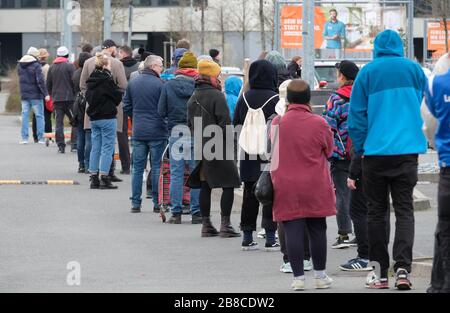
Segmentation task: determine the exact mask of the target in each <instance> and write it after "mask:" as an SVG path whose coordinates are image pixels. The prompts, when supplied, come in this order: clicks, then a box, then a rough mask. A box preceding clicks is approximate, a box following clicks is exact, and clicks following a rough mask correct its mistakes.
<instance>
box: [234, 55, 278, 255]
mask: <svg viewBox="0 0 450 313" xmlns="http://www.w3.org/2000/svg"><path fill="white" fill-rule="evenodd" d="M249 83H250V90H249V91H247V92H245V93H244V94H243V95H245V99H246V100H247V102H248V105H249V106H250V107H251V108H252V109H258V108H260V107H262V106H263V105H264V104H265V103H266V102H267V101H268V100H270V101H269V102H268V103H267V104H266V105H265V106H264V108H263V112H264V117H265V119H266V122H267V119H268V118H269V117H270V116H271V115H272V114H275V106H276V104H277V102H278V100H279V97H278V93H277V92H276V89H277V70H276V69H275V67H274V66H273V65H272V63H271V62H269V61H267V60H259V61H256V62H253V63H252V64H251V65H250V72H249ZM247 112H248V107H247V103H246V101H245V100H244V97H243V96H241V97H240V98H239V100H238V102H237V105H236V109H235V113H234V121H233V124H234V125H235V126H238V125H243V124H244V121H245V118H246V116H247ZM261 166H262V160H261V158H260V156H249V155H248V154H245V155H244V158H243V159H242V160H240V174H241V180H242V181H243V182H244V197H243V201H242V211H241V230H242V231H243V232H244V240H243V242H242V249H243V250H245V251H247V250H255V249H257V243H256V242H254V241H253V232H254V231H256V219H257V217H258V210H259V202H258V200H257V199H256V197H255V194H254V186H255V184H256V182H257V181H258V179H259V176H260V175H261ZM262 227H263V228H264V229H265V230H266V249H267V250H270V251H272V250H279V245H278V243H276V240H275V232H276V229H277V224H276V223H274V222H273V219H272V207H271V206H264V207H263V220H262Z"/></svg>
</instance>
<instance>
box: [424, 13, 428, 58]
mask: <svg viewBox="0 0 450 313" xmlns="http://www.w3.org/2000/svg"><path fill="white" fill-rule="evenodd" d="M427 59H428V20H424V21H423V64H424V65H425V62H426V61H427Z"/></svg>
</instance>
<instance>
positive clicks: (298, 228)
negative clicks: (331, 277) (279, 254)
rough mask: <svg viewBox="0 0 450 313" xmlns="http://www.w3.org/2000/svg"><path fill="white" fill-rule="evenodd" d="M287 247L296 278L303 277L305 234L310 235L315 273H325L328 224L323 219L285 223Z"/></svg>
mask: <svg viewBox="0 0 450 313" xmlns="http://www.w3.org/2000/svg"><path fill="white" fill-rule="evenodd" d="M283 227H284V232H285V236H286V246H287V251H288V255H289V261H290V262H291V267H292V271H293V272H294V277H298V276H303V275H304V273H305V272H304V269H303V260H304V259H305V257H304V251H305V248H304V244H303V242H304V234H305V232H307V233H308V235H309V244H310V247H311V256H312V262H313V265H314V270H315V271H324V270H325V268H326V263H327V222H326V219H325V217H322V218H301V219H298V220H293V221H287V222H283Z"/></svg>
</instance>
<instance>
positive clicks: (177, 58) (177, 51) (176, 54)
mask: <svg viewBox="0 0 450 313" xmlns="http://www.w3.org/2000/svg"><path fill="white" fill-rule="evenodd" d="M186 51H188V50H187V49H185V48H178V49H175V51H174V52H173V56H172V61H173V65H174V66H175V67H176V68H178V62H180V60H181V58H182V57H183V54H184V53H185V52H186Z"/></svg>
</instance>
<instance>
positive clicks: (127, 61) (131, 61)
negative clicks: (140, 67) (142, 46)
mask: <svg viewBox="0 0 450 313" xmlns="http://www.w3.org/2000/svg"><path fill="white" fill-rule="evenodd" d="M121 61H122V63H123V66H125V67H132V66H135V65H136V64H137V63H138V61H136V60H135V59H133V58H132V57H126V58H123V59H122V60H121Z"/></svg>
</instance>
